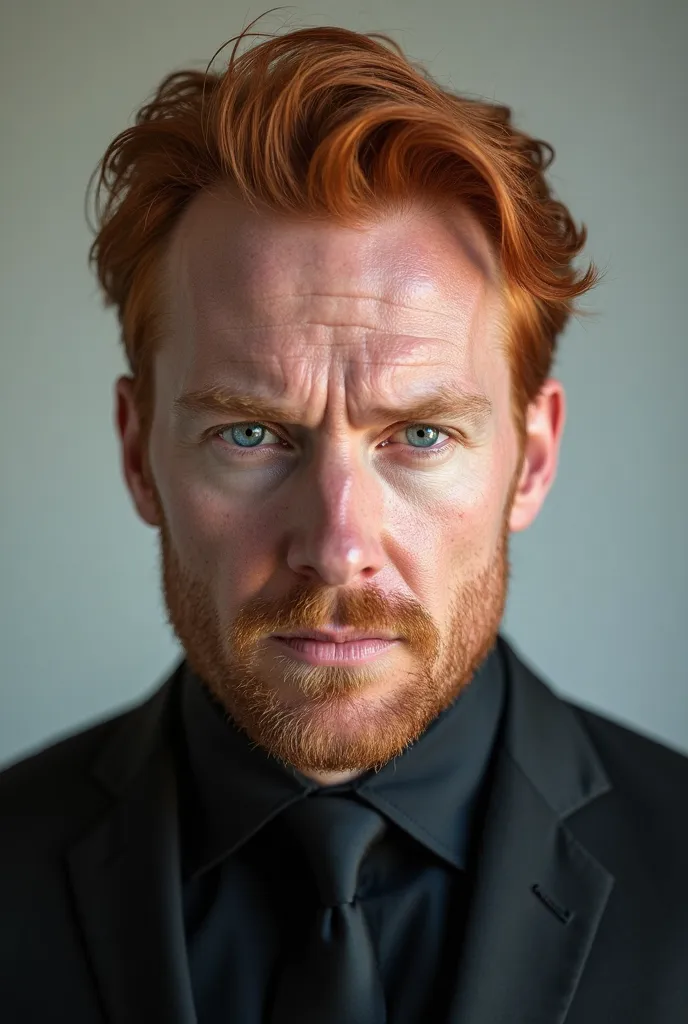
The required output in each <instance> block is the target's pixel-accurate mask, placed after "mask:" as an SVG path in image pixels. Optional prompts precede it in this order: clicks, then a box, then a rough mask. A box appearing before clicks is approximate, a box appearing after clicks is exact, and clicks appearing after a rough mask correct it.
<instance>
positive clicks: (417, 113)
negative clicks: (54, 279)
mask: <svg viewBox="0 0 688 1024" xmlns="http://www.w3.org/2000/svg"><path fill="white" fill-rule="evenodd" d="M250 35H253V33H250V32H249V31H248V30H246V31H245V32H243V33H241V35H239V36H237V37H235V40H230V42H232V41H233V42H235V45H234V48H233V50H232V54H231V57H230V60H229V63H228V65H227V67H226V69H225V70H224V71H223V72H221V73H215V72H210V71H209V70H208V69H206V71H205V72H201V71H194V70H185V71H179V72H175V73H173V74H170V75H168V76H167V77H166V78H165V79H164V80H163V81H162V82H161V83H160V85H159V87H158V89H157V90H156V92H155V94H154V96H153V98H152V99H151V100H150V101H149V102H148V103H146V104H145V105H144V106H142V107H141V109H140V110H139V111H138V113H137V115H136V120H135V124H134V125H133V126H132V127H130V128H127V129H126V130H125V131H123V132H121V133H120V134H119V135H118V136H117V137H116V138H115V139H114V140H113V141H112V142H111V143H110V145H109V146H108V148H107V150H106V152H105V154H104V156H103V158H102V160H101V161H100V163H99V165H98V167H97V168H96V170H95V171H94V175H95V174H97V175H98V177H97V185H96V202H95V208H96V216H97V234H96V237H95V239H94V241H93V243H92V245H91V249H90V252H89V258H90V261H91V263H92V264H94V265H95V267H96V270H97V275H98V280H99V282H100V285H101V288H102V290H103V292H104V295H105V302H106V304H107V305H114V306H115V307H116V309H117V313H118V316H119V320H120V324H121V330H122V340H123V343H124V347H125V350H126V354H127V358H128V361H129V365H130V368H131V371H132V373H133V375H134V377H135V379H136V391H137V396H138V398H139V400H140V409H141V413H142V415H143V416H144V418H145V419H146V420H147V421H148V417H149V416H150V415H151V411H152V410H151V406H152V399H151V396H152V380H151V378H152V370H151V355H152V353H153V351H154V350H155V347H156V344H157V342H158V341H159V334H160V331H159V329H158V326H157V313H158V310H159V301H160V296H159V291H160V276H161V261H162V258H163V255H164V251H165V247H166V244H167V242H168V240H169V237H170V233H171V232H172V230H173V228H174V226H175V224H176V222H177V221H178V220H179V217H180V215H181V214H182V212H183V210H184V209H185V208H186V206H187V205H188V204H189V202H190V201H191V200H192V199H193V197H194V196H195V195H196V194H198V193H199V192H201V191H202V190H206V189H209V188H211V187H212V186H213V185H216V184H217V183H219V182H225V181H226V182H229V183H231V184H232V186H233V188H234V190H235V192H236V193H237V194H238V195H239V197H240V198H241V199H243V200H245V201H246V202H247V203H249V204H252V205H257V204H265V205H267V207H268V208H271V209H274V210H276V211H281V212H285V213H291V214H293V215H295V216H303V217H306V216H318V217H327V218H331V219H332V220H333V221H335V222H338V223H344V224H354V223H356V224H361V223H365V220H366V218H368V217H373V216H375V215H376V214H377V213H379V212H380V211H381V210H383V209H384V208H385V207H386V206H389V205H393V204H395V203H398V202H403V201H404V200H407V199H412V198H414V197H426V198H439V199H444V200H448V201H450V202H455V203H457V204H462V205H463V206H464V207H467V208H468V209H469V210H471V211H472V212H473V214H474V215H475V216H476V217H477V219H478V220H479V222H480V224H481V225H482V227H483V229H484V230H485V232H486V234H487V236H488V238H489V240H490V242H491V245H492V249H493V252H494V255H495V256H496V259H497V262H498V265H499V268H500V273H501V278H502V281H503V289H504V295H505V300H506V306H505V308H506V314H507V328H508V338H507V354H508V357H509V361H510V366H511V374H512V388H513V402H512V404H513V409H514V414H515V419H516V423H517V427H518V429H519V433H520V434H521V436H522V435H523V430H524V424H525V411H526V408H527V406H528V404H529V402H531V401H532V400H533V399H534V398H535V396H536V395H537V393H538V391H539V390H540V388H541V387H542V384H543V383H544V381H545V379H546V377H547V376H548V374H549V372H550V369H551V365H552V360H553V356H554V352H555V345H556V340H557V337H558V335H559V334H560V333H561V331H562V329H563V328H564V326H565V324H566V323H567V321H568V318H569V316H570V315H571V314H572V313H573V312H574V311H576V310H575V306H574V300H575V299H576V298H577V297H579V296H580V295H582V294H583V293H584V292H585V291H587V290H588V289H589V288H591V287H592V286H593V284H595V282H596V280H597V277H598V273H597V270H596V268H595V266H594V265H593V264H592V263H591V264H590V265H589V266H588V267H587V269H585V270H581V271H577V270H576V269H575V268H574V266H573V261H574V258H575V257H576V256H577V255H578V253H579V252H580V251H581V249H582V247H583V245H584V243H585V240H586V229H585V227H584V226H581V227H580V228H577V227H576V225H575V223H574V221H573V220H572V217H571V214H570V213H569V211H568V209H567V208H566V207H565V206H564V205H563V204H562V203H561V202H559V201H558V200H556V199H555V198H554V197H553V196H552V193H551V191H550V188H549V186H548V184H547V182H546V180H545V176H544V172H545V171H546V170H547V168H548V167H549V165H550V164H551V162H552V160H553V159H554V150H553V149H552V147H551V146H550V145H549V144H548V143H546V142H543V141H542V140H539V139H534V138H531V137H530V136H528V135H526V134H525V133H524V132H522V131H519V130H518V129H517V128H516V127H514V125H513V124H512V119H511V110H510V109H509V108H508V107H505V106H501V105H497V104H493V103H487V102H484V101H480V100H476V99H472V98H467V97H464V96H460V95H455V94H453V93H451V92H448V91H446V90H444V89H442V88H441V87H440V86H439V85H438V84H437V83H435V82H434V81H433V80H432V79H431V78H430V77H429V75H427V73H425V72H424V71H422V70H421V69H419V68H417V67H415V66H414V65H413V64H411V63H410V62H409V60H408V59H407V58H406V57H405V56H404V54H403V53H402V51H401V50H400V49H399V47H398V46H397V45H396V44H395V43H394V42H393V41H392V40H391V39H389V38H388V37H387V36H382V35H378V34H371V35H361V34H359V33H357V32H351V31H348V30H347V29H343V28H307V29H300V30H298V31H293V32H289V33H288V34H284V35H281V36H278V37H271V36H270V37H268V38H267V39H265V40H264V41H263V42H260V43H258V44H256V45H254V46H253V47H252V48H250V49H248V50H246V51H245V52H243V53H241V54H239V53H238V48H239V45H240V43H242V42H243V40H244V39H245V38H247V37H248V36H250ZM225 45H226V44H225ZM218 52H219V51H218ZM213 60H214V58H213ZM211 64H212V60H211ZM209 67H210V65H208V68H209ZM92 183H93V176H92V178H91V181H90V182H89V192H90V187H91V185H92Z"/></svg>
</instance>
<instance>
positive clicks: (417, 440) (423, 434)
mask: <svg viewBox="0 0 688 1024" xmlns="http://www.w3.org/2000/svg"><path fill="white" fill-rule="evenodd" d="M439 433H440V432H439V430H438V429H437V427H431V426H429V425H428V424H425V423H414V424H413V426H411V427H407V428H406V438H407V440H408V441H409V442H410V444H411V445H412V446H413V447H419V448H430V447H431V446H432V445H433V444H434V443H435V441H436V440H437V438H438V436H439Z"/></svg>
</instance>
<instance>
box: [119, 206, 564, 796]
mask: <svg viewBox="0 0 688 1024" xmlns="http://www.w3.org/2000/svg"><path fill="white" fill-rule="evenodd" d="M163 274H164V287H163V292H164V294H165V309H164V315H163V317H162V324H163V340H162V341H161V343H160V345H159V348H158V351H157V352H156V355H155V360H154V380H155V398H154V408H153V415H152V421H151V427H150V435H149V437H146V436H144V434H143V431H142V427H141V417H140V415H139V413H140V410H138V409H137V407H136V403H135V401H134V391H133V386H132V385H133V382H132V378H130V377H126V376H125V377H121V378H120V379H119V380H118V381H117V385H116V406H117V408H116V412H117V422H118V427H119V432H120V438H121V446H122V464H123V471H124V475H125V478H126V481H127V484H128V487H129V489H130V492H131V494H132V497H133V500H134V503H135V505H136V508H137V511H138V513H139V515H140V516H141V518H142V519H143V520H144V521H145V522H146V523H148V524H150V525H152V526H155V527H157V528H158V530H159V535H160V543H161V560H162V577H163V580H162V582H163V590H164V595H165V601H166V605H167V610H168V615H169V619H170V623H171V625H172V627H173V629H174V630H175V633H176V635H177V636H178V638H179V640H180V642H181V644H182V646H183V648H184V650H185V654H186V657H187V659H188V661H189V664H190V665H191V667H192V668H193V669H194V671H195V672H196V673H197V674H198V675H199V676H200V677H201V678H202V680H203V681H204V683H205V684H206V685H207V686H208V687H209V689H210V691H211V692H212V694H213V695H214V697H215V698H216V699H218V700H219V701H220V702H221V703H222V705H223V706H224V708H225V709H226V711H227V712H228V714H230V715H231V716H232V717H233V718H234V720H235V721H236V722H237V723H238V724H239V725H240V726H241V727H242V728H243V729H245V731H246V732H247V733H248V735H249V736H250V737H251V738H252V739H253V740H254V741H255V742H257V743H259V744H260V745H261V746H262V747H264V748H265V749H266V750H267V751H268V752H270V753H271V754H273V755H275V756H276V757H278V758H280V759H281V760H283V761H284V762H286V763H289V764H291V765H293V766H294V767H296V768H297V769H299V770H300V771H301V772H303V774H305V775H308V776H309V777H311V778H314V779H316V780H318V781H319V782H321V783H322V784H329V783H335V782H340V781H344V780H345V779H347V778H351V777H355V776H356V775H358V774H361V773H362V772H364V771H366V770H368V769H370V768H379V767H381V766H382V765H383V764H385V763H386V762H387V761H389V760H390V759H391V758H393V757H395V756H397V755H398V754H399V753H401V752H402V751H403V750H404V749H405V747H406V746H408V744H409V743H411V742H413V741H414V740H415V739H417V738H418V736H419V735H420V734H421V733H422V732H423V730H424V729H425V728H426V727H427V726H428V724H429V723H430V722H431V721H432V720H433V719H434V718H435V717H436V716H437V715H438V714H439V713H440V712H441V711H442V710H444V709H445V708H446V707H448V706H449V704H450V703H451V702H452V701H453V700H454V699H455V698H456V696H457V695H458V693H459V692H460V691H461V689H462V688H463V687H464V686H466V685H468V683H469V682H470V679H471V678H472V675H473V673H474V671H475V669H476V667H477V666H478V665H479V664H480V662H481V661H482V660H483V659H484V657H485V655H486V654H487V652H488V651H489V649H490V647H491V646H492V644H493V643H494V640H495V638H496V635H497V631H498V629H499V625H500V622H501V619H502V615H503V611H504V604H505V600H506V593H507V583H508V538H509V533H510V532H512V531H516V530H521V529H524V528H526V527H527V526H528V525H529V524H530V523H531V522H532V521H533V520H534V518H535V517H536V515H537V513H538V511H539V509H540V507H541V506H542V503H543V501H544V499H545V497H546V494H547V492H548V490H549V488H550V486H551V484H552V482H553V479H554V475H555V471H556V465H557V459H558V451H559V442H560V438H561V433H562V429H563V423H564V395H563V389H562V387H561V385H560V384H559V383H558V382H557V381H554V380H552V379H550V380H548V381H547V382H546V384H545V386H544V387H543V389H542V391H541V393H540V395H539V396H538V398H537V400H536V401H535V402H533V403H532V405H531V406H530V408H529V409H528V415H527V435H526V438H525V440H524V443H523V444H522V445H520V444H519V438H518V437H517V433H516V429H515V425H514V423H513V419H512V410H511V393H510V381H509V369H508V364H507V358H506V355H505V351H504V346H505V339H504V326H503V318H502V317H501V315H500V314H501V302H500V286H499V276H498V273H497V269H496V266H495V264H494V260H493V257H492V255H491V253H490V249H489V246H488V243H487V241H486V239H485V236H484V235H483V233H482V230H481V229H480V227H479V226H478V225H477V223H475V222H474V221H473V220H472V218H470V217H469V216H468V215H467V214H466V213H465V212H461V211H459V210H456V209H454V210H446V209H444V210H440V209H439V208H432V207H430V206H429V205H428V204H421V203H413V204H409V205H408V206H407V207H406V208H405V209H404V210H403V211H399V212H396V213H392V212H388V213H386V214H385V215H384V216H380V217H379V218H377V219H376V220H375V221H374V222H371V223H369V224H367V225H366V226H365V227H364V228H363V229H354V228H349V227H342V226H340V225H337V224H335V223H333V222H329V221H316V220H308V219H305V218H296V217H285V216H280V215H278V214H276V213H273V212H269V211H263V210H261V211H254V210H251V209H249V208H248V207H246V206H245V205H243V204H242V203H241V202H239V201H238V200H237V199H236V198H234V197H233V196H232V194H231V192H230V190H229V189H228V188H227V189H225V188H218V189H216V190H215V191H214V192H213V193H212V194H209V193H204V194H201V195H199V196H197V197H196V198H195V199H194V200H193V202H192V203H191V204H190V205H189V207H188V208H187V209H186V211H185V212H184V214H183V215H182V217H181V219H180V221H179V223H178V224H177V227H176V229H175V232H174V234H173V237H172V239H171V241H170V245H169V248H168V251H167V256H166V262H165V266H164V268H163ZM328 626H352V627H355V628H358V629H365V630H366V632H375V631H376V632H377V633H378V635H380V636H385V637H393V638H395V642H394V643H393V644H391V645H390V646H389V647H388V648H387V649H386V650H385V651H384V652H383V653H382V654H380V655H379V656H378V657H376V658H375V659H373V660H372V661H367V662H363V663H362V664H360V665H355V664H353V665H352V664H347V665H313V664H306V663H305V662H304V661H300V660H296V659H295V658H293V657H292V656H290V654H289V651H288V650H286V649H285V647H284V645H283V644H280V643H279V641H276V640H275V639H274V638H272V637H271V634H274V633H276V632H284V631H288V632H290V633H298V630H299V628H301V629H302V630H314V629H325V628H327V627H328Z"/></svg>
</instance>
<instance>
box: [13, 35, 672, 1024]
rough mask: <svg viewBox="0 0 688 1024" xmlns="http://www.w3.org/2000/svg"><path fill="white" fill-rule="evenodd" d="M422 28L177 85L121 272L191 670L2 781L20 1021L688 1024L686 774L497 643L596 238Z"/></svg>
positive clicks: (249, 55) (111, 210)
mask: <svg viewBox="0 0 688 1024" xmlns="http://www.w3.org/2000/svg"><path fill="white" fill-rule="evenodd" d="M388 44H389V41H385V40H384V39H378V38H373V37H366V36H362V35H358V34H356V33H353V32H348V31H345V30H342V29H335V28H323V29H317V30H315V29H313V30H302V31H297V32H292V33H289V34H286V35H283V36H281V37H279V38H270V39H267V40H265V41H263V42H261V43H259V44H257V45H254V46H253V48H252V49H249V50H247V51H246V52H244V53H243V54H242V55H237V51H236V49H235V52H234V53H233V55H232V58H231V60H230V63H229V66H228V68H227V69H226V70H225V71H223V72H222V73H218V74H215V73H212V74H211V73H206V74H201V73H197V72H181V73H179V74H175V75H172V76H170V77H168V78H167V79H166V80H165V81H164V82H163V83H162V84H161V85H160V87H159V89H158V91H157V93H156V95H155V97H154V98H153V99H152V100H151V101H150V103H148V104H147V105H146V106H144V107H143V108H142V110H141V111H140V113H139V115H138V117H137V121H136V124H135V126H134V127H131V128H129V129H127V130H126V131H124V132H123V133H122V134H121V135H119V136H118V137H117V138H116V139H115V140H114V142H113V143H112V144H111V146H110V147H109V148H108V150H107V152H106V154H105V155H104V157H103V161H102V164H101V171H100V177H99V181H98V186H99V197H100V199H101V202H100V204H99V206H98V213H99V224H98V234H97V236H96V238H95V241H94V244H93V249H92V253H91V255H92V258H93V261H94V263H95V266H96V268H97V272H98V275H99V280H100V282H101V285H102V287H103V290H104V294H105V296H106V299H107V301H108V302H110V303H112V304H114V305H115V307H116V308H117V311H118V314H119V317H120V321H121V325H122V338H123V342H124V345H125V349H126V353H127V357H128V359H129V364H130V368H131V373H130V375H127V376H123V377H122V378H120V379H119V380H118V381H117V386H116V419H117V426H118V430H119V435H120V438H121V451H122V466H123V472H124V476H125V479H126V482H127V485H128V488H129V490H130V492H131V496H132V499H133V501H134V503H135V506H136V509H137V511H138V513H139V515H140V517H141V518H142V519H143V520H144V522H146V523H148V524H150V525H151V526H153V527H155V528H156V529H157V530H158V531H159V535H160V541H161V552H162V568H163V573H162V575H163V588H164V594H165V599H166V605H167V609H168V613H169V618H170V622H171V624H172V626H173V628H174V630H175V632H176V634H177V636H178V637H179V640H180V642H181V644H182V647H183V650H184V658H183V660H182V661H181V662H180V664H179V665H178V667H177V668H176V669H175V671H174V672H173V674H172V675H171V677H170V678H169V679H168V680H167V681H166V682H165V683H164V685H163V686H162V687H161V688H159V689H157V690H156V692H155V693H154V694H153V695H152V697H150V698H149V699H148V700H146V701H145V702H144V703H142V704H141V705H139V706H137V707H134V708H132V709H130V710H128V711H126V712H125V713H123V714H121V715H118V716H117V717H115V718H112V719H110V720H108V721H104V722H101V723H99V724H97V725H96V726H94V727H92V728H90V729H87V730H85V731H82V732H81V733H79V734H77V735H74V736H72V737H71V738H69V739H67V740H65V741H63V742H61V743H59V744H56V745H53V746H52V747H50V748H49V749H47V750H45V751H43V752H41V753H39V754H38V755H35V756H33V757H31V758H28V759H26V760H24V761H23V762H21V763H20V764H18V765H16V766H14V767H13V768H11V769H10V770H8V771H6V772H5V773H4V774H3V776H2V778H1V779H0V808H1V813H2V818H3V824H4V829H3V836H4V838H3V843H2V871H1V872H0V879H1V884H2V891H1V894H0V906H1V907H2V939H3V947H2V958H1V962H2V982H1V991H0V1008H1V1011H0V1012H1V1013H2V1019H3V1021H8V1022H13V1024H14V1022H25V1021H52V1020H55V1021H69V1022H70V1024H96V1022H98V1024H101V1022H110V1024H143V1022H146V1024H151V1022H158V1021H159V1022H161V1024H163V1022H164V1024H191V1022H193V1021H197V1022H199V1024H214V1022H220V1021H222V1022H227V1021H233V1022H240V1024H263V1022H269V1024H286V1022H290V1021H294V1022H299V1024H308V1022H310V1024H314V1022H320V1024H325V1022H327V1024H333V1022H334V1024H382V1022H385V1021H386V1022H389V1024H411V1022H433V1024H445V1022H446V1024H507V1022H508V1024H562V1022H563V1021H566V1022H567V1024H603V1022H604V1024H608V1022H610V1021H614V1022H616V1021H619V1022H621V1021H623V1022H624V1024H632V1022H637V1024H640V1022H642V1024H676V1022H677V1021H679V1020H683V1019H684V1018H685V1017H686V1015H687V1014H688V972H686V970H685V965H686V956H687V955H688V908H687V895H688V893H687V883H686V879H685V865H686V856H687V855H688V842H687V839H688V837H687V829H686V824H685V815H684V807H685V798H686V787H687V786H688V764H687V762H686V759H685V758H683V757H681V756H680V755H679V754H677V753H674V752H672V751H670V750H669V749H667V748H665V747H664V746H662V745H660V744H657V743H654V742H651V741H650V740H648V739H645V738H643V737H641V736H640V735H637V734H635V733H633V732H631V731H629V730H626V729H624V728H621V727H620V726H618V725H616V724H613V723H612V722H610V721H608V720H606V719H604V718H602V717H600V716H598V715H596V714H593V713H592V712H590V711H588V710H584V709H582V708H579V707H577V706H574V705H572V704H571V703H570V702H567V701H565V700H562V699H561V698H560V697H558V696H556V695H555V694H554V692H553V691H552V690H551V689H550V688H549V687H548V686H547V685H546V684H545V683H544V682H543V681H542V680H540V679H539V678H537V677H536V676H535V675H534V674H533V673H532V672H531V671H530V670H529V669H528V668H527V667H526V665H525V664H524V663H523V661H521V659H520V658H519V657H518V656H517V655H516V653H515V652H514V651H513V649H512V648H511V647H510V646H509V644H508V643H507V642H506V641H505V640H504V639H503V637H501V636H500V634H499V627H500V623H501V620H502V616H503V610H504V604H505V598H506V592H507V580H508V538H509V534H510V533H511V532H515V531H519V530H523V529H525V528H526V527H528V526H529V525H530V524H531V523H532V522H533V520H534V519H535V517H536V516H537V514H538V512H539V510H540V508H541V507H542V504H543V501H544V500H545V497H546V495H547V493H548V491H549V488H550V487H551V485H552V482H553V480H554V476H555V471H556V467H557V459H558V452H559V445H560V440H561V436H562V430H563V425H564V414H565V402H564V392H563V389H562V386H561V384H560V383H559V382H558V381H556V380H555V379H553V378H552V377H551V376H550V370H551V365H552V359H553V355H554V351H555V345H556V342H557V339H558V337H559V335H560V333H561V331H562V329H563V328H564V326H565V324H566V322H567V320H568V318H569V316H570V314H571V312H572V311H573V309H574V308H575V300H576V298H577V297H578V296H580V295H581V294H583V293H584V292H585V291H586V290H587V289H589V288H590V287H591V286H592V285H593V283H594V282H595V279H596V272H595V270H594V267H592V266H590V267H589V268H588V269H587V270H582V271H581V270H578V269H576V268H574V266H573V261H574V258H575V257H576V256H577V255H578V254H579V253H580V251H581V249H582V246H583V244H584V241H585V232H584V230H583V229H578V228H576V226H575V224H574V222H573V220H572V218H571V216H570V214H569V213H568V211H567V210H566V208H565V207H564V206H563V205H562V204H561V203H559V202H558V201H556V200H555V199H554V198H553V196H552V195H551V192H550V190H549V188H548V186H547V183H546V181H545V178H544V171H545V170H546V168H547V166H548V163H549V160H550V159H551V155H552V154H551V151H550V150H549V147H548V146H547V145H546V144H545V143H542V142H539V141H537V140H534V139H532V138H530V137H529V136H527V135H526V134H524V133H523V132H521V131H519V130H518V129H517V128H516V127H515V126H514V125H513V124H512V121H511V116H510V112H509V110H508V109H506V108H504V107H498V106H495V105H492V104H489V103H480V102H477V101H474V100H469V99H466V98H462V97H458V96H454V95H451V94H449V93H447V92H445V91H443V90H442V89H441V88H440V87H439V86H438V85H437V84H435V83H434V82H432V81H431V80H430V79H429V78H428V77H425V76H424V75H423V74H422V73H421V72H420V71H418V70H417V69H416V68H414V67H413V66H412V65H410V64H409V63H408V61H407V60H406V58H405V57H404V56H403V55H402V54H401V53H400V52H398V51H396V49H395V48H394V47H393V45H388Z"/></svg>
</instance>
